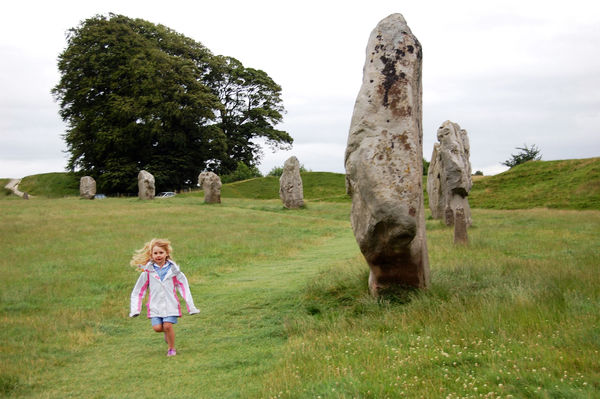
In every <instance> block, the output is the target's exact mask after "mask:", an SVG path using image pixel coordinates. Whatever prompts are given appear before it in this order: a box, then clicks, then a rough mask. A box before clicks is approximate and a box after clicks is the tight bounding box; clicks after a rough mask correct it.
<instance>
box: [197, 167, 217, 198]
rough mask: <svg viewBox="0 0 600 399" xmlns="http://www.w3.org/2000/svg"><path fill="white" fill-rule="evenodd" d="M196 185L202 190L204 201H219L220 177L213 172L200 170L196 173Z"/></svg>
mask: <svg viewBox="0 0 600 399" xmlns="http://www.w3.org/2000/svg"><path fill="white" fill-rule="evenodd" d="M198 185H199V186H200V187H202V191H204V202H205V203H207V204H220V203H221V186H222V185H223V184H222V183H221V178H220V177H219V176H217V174H216V173H214V172H202V173H200V174H199V175H198Z"/></svg>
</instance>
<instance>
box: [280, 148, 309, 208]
mask: <svg viewBox="0 0 600 399" xmlns="http://www.w3.org/2000/svg"><path fill="white" fill-rule="evenodd" d="M279 197H280V198H281V201H282V202H283V206H285V207H286V208H288V209H295V208H300V207H302V206H304V191H303V188H302V177H300V162H299V161H298V158H296V157H294V156H292V157H290V158H289V159H288V160H287V161H285V163H284V165H283V173H282V174H281V177H280V178H279Z"/></svg>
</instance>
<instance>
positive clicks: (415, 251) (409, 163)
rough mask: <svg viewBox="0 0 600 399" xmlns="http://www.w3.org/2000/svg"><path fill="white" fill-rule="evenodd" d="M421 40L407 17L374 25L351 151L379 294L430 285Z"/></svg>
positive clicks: (355, 194) (350, 185) (359, 231)
mask: <svg viewBox="0 0 600 399" xmlns="http://www.w3.org/2000/svg"><path fill="white" fill-rule="evenodd" d="M421 61H422V50H421V44H420V43H419V41H418V40H417V38H416V37H415V36H414V35H413V34H412V33H411V31H410V28H409V27H408V25H407V24H406V21H405V20H404V17H403V16H402V15H401V14H392V15H390V16H389V17H387V18H385V19H384V20H382V21H381V22H380V23H379V24H378V25H377V26H376V27H375V29H374V30H373V32H372V33H371V36H370V38H369V43H368V45H367V58H366V61H365V66H364V69H363V83H362V86H361V88H360V91H359V93H358V97H357V99H356V104H355V106H354V113H353V115H352V122H351V126H350V133H349V136H348V144H347V148H346V156H345V164H346V189H347V191H348V193H349V194H350V195H351V196H352V213H351V221H352V228H353V230H354V235H355V237H356V240H357V242H358V245H359V247H360V250H361V251H362V253H363V255H364V256H365V259H366V260H367V262H368V264H369V267H370V269H371V273H370V276H369V289H370V291H371V293H372V294H373V295H378V294H379V293H380V292H381V291H382V290H385V289H387V288H393V287H395V286H412V287H418V288H425V287H427V286H428V285H429V258H428V253H427V241H426V238H425V217H424V213H425V212H424V205H423V188H422V175H423V144H422V138H423V131H422V120H421V119H422V111H421V110H422V86H421Z"/></svg>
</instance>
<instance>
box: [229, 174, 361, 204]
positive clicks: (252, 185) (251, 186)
mask: <svg viewBox="0 0 600 399" xmlns="http://www.w3.org/2000/svg"><path fill="white" fill-rule="evenodd" d="M344 179H345V177H344V175H343V174H341V173H330V172H305V173H302V186H303V190H304V198H305V199H307V200H313V201H328V202H345V201H350V197H349V196H348V195H347V194H346V186H345V180H344ZM221 196H222V197H224V198H227V197H229V198H248V199H279V178H278V177H273V176H267V177H258V178H255V179H249V180H243V181H238V182H234V183H229V184H224V185H223V187H222V189H221Z"/></svg>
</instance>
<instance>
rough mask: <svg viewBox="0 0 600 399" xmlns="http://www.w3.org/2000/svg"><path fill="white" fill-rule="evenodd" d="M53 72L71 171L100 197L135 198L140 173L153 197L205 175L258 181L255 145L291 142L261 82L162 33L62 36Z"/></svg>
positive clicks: (275, 101)
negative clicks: (90, 182)
mask: <svg viewBox="0 0 600 399" xmlns="http://www.w3.org/2000/svg"><path fill="white" fill-rule="evenodd" d="M58 69H59V72H60V74H61V78H60V81H59V83H58V84H57V85H56V86H55V87H54V88H53V89H52V93H53V95H54V97H55V99H56V100H57V101H58V102H59V105H60V115H61V117H62V118H63V120H64V121H65V122H66V124H67V129H66V132H65V133H64V139H65V141H66V145H67V151H68V152H69V153H70V157H69V161H68V165H67V168H68V169H69V170H71V171H75V172H79V173H80V174H85V175H90V176H92V177H94V179H96V181H97V182H98V185H99V189H100V190H103V191H105V192H132V191H135V190H136V184H137V179H136V177H137V173H138V172H139V171H140V170H142V169H145V170H147V171H149V172H150V173H152V174H153V175H154V177H155V180H156V186H157V189H158V190H176V189H181V188H184V187H186V186H190V185H194V184H195V182H196V179H197V176H198V174H199V173H200V172H201V171H203V170H210V171H214V172H215V173H217V174H219V175H231V174H234V173H235V172H236V171H240V170H241V172H244V173H248V171H250V172H251V173H252V172H256V171H257V165H258V164H259V163H260V159H261V155H262V152H261V148H260V146H259V144H257V142H256V141H255V139H257V138H261V139H263V141H266V143H267V145H269V146H270V147H272V148H279V149H289V148H290V147H291V144H292V142H293V139H292V137H291V136H290V135H289V134H288V133H287V132H285V131H282V130H277V129H276V128H275V126H276V125H277V124H278V123H280V122H281V121H282V119H283V113H284V112H285V110H284V107H283V103H282V99H281V87H280V86H279V85H277V84H276V83H275V82H274V81H273V80H272V79H271V78H270V77H269V76H268V75H267V73H265V72H264V71H261V70H258V69H253V68H248V67H245V66H244V65H242V63H241V62H240V61H238V60H236V59H235V58H232V57H227V56H221V55H213V54H212V53H211V51H210V50H209V49H207V48H206V47H204V46H203V45H202V44H201V43H199V42H196V41H194V40H192V39H190V38H188V37H186V36H184V35H182V34H179V33H177V32H175V31H173V30H171V29H169V28H168V27H166V26H163V25H155V24H153V23H150V22H148V21H145V20H142V19H131V18H128V17H126V16H123V15H115V14H109V15H108V16H101V15H97V16H95V17H93V18H89V19H87V20H85V21H83V22H82V23H81V24H80V25H79V26H77V27H75V28H72V29H70V30H69V31H68V33H67V46H66V48H65V50H64V51H63V52H62V53H61V54H60V55H59V57H58ZM241 165H243V166H241ZM244 168H246V169H247V170H244Z"/></svg>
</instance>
